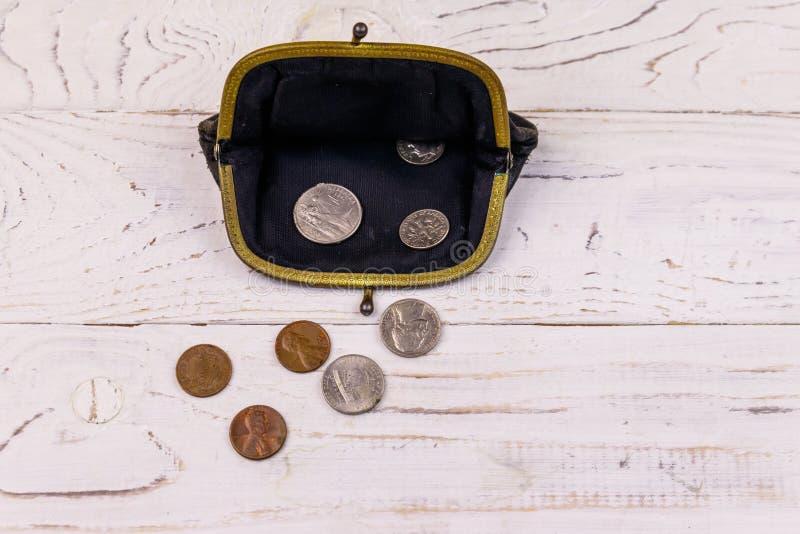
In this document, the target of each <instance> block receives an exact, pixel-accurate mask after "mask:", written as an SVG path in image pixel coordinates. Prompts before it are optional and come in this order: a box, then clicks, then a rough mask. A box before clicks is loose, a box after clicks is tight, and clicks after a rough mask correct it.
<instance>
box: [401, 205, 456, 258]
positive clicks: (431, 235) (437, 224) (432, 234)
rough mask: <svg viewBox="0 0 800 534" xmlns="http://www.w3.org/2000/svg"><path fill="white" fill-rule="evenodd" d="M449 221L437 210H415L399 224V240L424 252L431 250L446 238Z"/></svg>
mask: <svg viewBox="0 0 800 534" xmlns="http://www.w3.org/2000/svg"><path fill="white" fill-rule="evenodd" d="M449 231H450V221H448V220H447V217H446V216H445V214H444V213H442V212H441V211H439V210H433V209H424V210H417V211H415V212H414V213H412V214H411V215H409V216H408V217H406V218H405V219H403V222H401V223H400V229H399V233H400V240H401V241H402V242H403V243H405V244H406V245H407V246H409V247H411V248H414V249H417V250H425V249H429V248H433V247H435V246H436V245H438V244H439V243H441V242H442V241H444V238H445V237H447V233H448V232H449Z"/></svg>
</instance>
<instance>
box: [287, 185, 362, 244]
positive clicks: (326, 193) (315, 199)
mask: <svg viewBox="0 0 800 534" xmlns="http://www.w3.org/2000/svg"><path fill="white" fill-rule="evenodd" d="M293 216H294V225H295V227H297V231H298V232H300V234H301V235H302V236H303V237H305V238H306V239H308V240H309V241H313V242H314V243H318V244H321V245H331V244H334V243H341V242H342V241H344V240H345V239H347V238H348V237H350V236H351V235H353V234H354V233H355V232H356V230H358V227H359V226H360V225H361V216H362V210H361V203H360V202H359V201H358V198H356V196H355V195H354V194H353V192H352V191H350V190H349V189H347V188H346V187H342V186H341V185H336V184H317V185H315V186H314V187H312V188H311V189H308V190H307V191H306V192H305V193H303V194H302V195H300V198H298V199H297V202H296V203H295V205H294V211H293Z"/></svg>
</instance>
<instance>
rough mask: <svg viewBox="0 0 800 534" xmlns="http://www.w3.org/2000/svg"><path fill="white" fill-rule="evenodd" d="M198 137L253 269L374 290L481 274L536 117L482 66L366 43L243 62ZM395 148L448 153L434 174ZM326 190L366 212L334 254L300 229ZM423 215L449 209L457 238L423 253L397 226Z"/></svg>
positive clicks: (456, 56) (288, 51)
mask: <svg viewBox="0 0 800 534" xmlns="http://www.w3.org/2000/svg"><path fill="white" fill-rule="evenodd" d="M356 26H357V27H358V25H356ZM355 34H356V32H355V31H354V35H355ZM199 131H200V144H201V146H202V149H203V153H204V155H205V157H206V160H207V162H208V166H209V169H210V170H211V173H212V175H213V176H214V179H215V180H216V181H217V183H218V184H219V186H220V189H221V191H222V203H223V209H224V215H225V223H226V227H227V230H228V236H229V238H230V241H231V244H232V246H233V249H234V251H236V253H237V254H238V256H239V257H240V258H241V259H242V260H243V261H244V262H245V263H246V264H247V265H249V266H250V267H252V268H253V269H256V270H258V271H260V272H263V273H265V274H268V275H270V276H274V277H277V278H280V279H283V280H289V281H293V282H299V283H306V284H311V285H322V286H340V287H362V288H365V289H367V290H369V293H370V295H371V289H372V288H374V287H380V286H393V287H410V286H422V285H431V284H437V283H443V282H449V281H452V280H455V279H456V278H459V277H461V276H464V275H466V274H469V273H471V272H472V271H474V270H475V269H477V268H478V267H479V266H480V265H481V264H482V263H483V262H484V261H485V260H486V258H487V257H488V256H489V253H490V252H491V250H492V248H493V246H494V243H495V240H496V238H497V233H498V230H499V227H500V219H501V216H502V211H503V204H504V201H505V196H506V195H507V194H508V192H509V191H510V190H511V188H512V187H513V185H514V183H515V182H516V180H517V178H518V177H519V175H520V172H521V171H522V167H523V165H524V163H525V160H526V158H527V157H528V155H529V154H530V153H531V151H532V150H533V149H534V148H535V147H536V144H537V140H538V135H537V130H536V127H535V126H534V125H533V124H532V123H531V122H529V121H528V120H526V119H524V118H522V117H520V116H519V115H516V114H514V113H509V112H508V110H507V108H506V101H505V94H504V92H503V88H502V85H501V83H500V80H499V79H498V78H497V76H496V75H495V73H494V72H493V71H492V70H491V69H490V68H489V67H488V66H486V65H485V64H483V63H481V62H480V61H478V60H477V59H475V58H473V57H471V56H468V55H466V54H462V53H459V52H455V51H452V50H446V49H442V48H435V47H429V46H420V45H409V44H388V43H365V42H360V37H354V39H353V41H352V42H301V43H288V44H281V45H276V46H270V47H266V48H262V49H260V50H256V51H254V52H252V53H250V54H248V55H247V56H245V57H244V58H242V59H241V60H240V61H239V62H238V63H236V65H235V66H234V67H233V69H232V70H231V72H230V74H229V75H228V79H227V81H226V83H225V88H224V91H223V95H222V104H221V107H220V112H219V114H218V115H214V116H212V117H210V118H208V119H206V120H204V121H203V122H201V123H200V125H199ZM398 139H406V140H411V141H436V142H444V143H445V146H446V150H445V152H444V154H443V155H442V156H441V158H440V159H439V160H437V161H436V162H435V163H433V164H431V165H424V166H417V165H409V164H408V163H406V162H404V161H403V160H402V159H401V158H400V157H398V154H397V151H396V147H395V143H396V141H397V140H398ZM323 182H324V183H333V184H338V185H342V186H344V187H346V188H348V189H349V190H350V191H352V192H353V193H354V194H355V195H356V197H358V199H359V201H360V203H361V206H362V208H363V216H362V222H361V225H360V227H359V228H358V230H357V231H356V232H355V233H354V234H353V235H352V236H351V237H349V238H348V239H346V240H345V241H343V242H341V243H338V244H335V245H322V244H317V243H314V242H311V241H309V240H307V239H305V238H303V237H302V236H301V234H300V233H299V232H298V230H297V228H295V226H294V223H293V215H292V212H293V207H294V204H295V202H296V201H297V199H298V197H299V196H300V195H301V194H302V193H303V192H304V191H306V190H307V189H309V188H311V187H313V186H314V185H316V184H318V183H323ZM423 208H433V209H436V210H439V211H441V212H442V213H444V214H445V215H446V216H447V218H448V220H449V223H450V230H449V233H448V235H447V237H446V238H445V240H444V241H443V242H441V243H440V244H438V245H436V246H435V247H433V248H430V249H428V250H415V249H412V248H409V247H407V246H406V245H404V244H403V243H402V242H401V240H400V239H399V237H398V227H399V225H400V223H401V221H402V220H403V219H404V218H405V217H406V216H407V215H408V214H409V213H411V212H413V211H415V210H419V209H423ZM369 311H371V305H365V306H363V307H362V312H364V313H367V312H369Z"/></svg>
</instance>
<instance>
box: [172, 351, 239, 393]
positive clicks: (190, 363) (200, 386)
mask: <svg viewBox="0 0 800 534" xmlns="http://www.w3.org/2000/svg"><path fill="white" fill-rule="evenodd" d="M232 373H233V365H232V364H231V359H230V358H228V355H227V354H226V353H225V351H224V350H222V349H221V348H219V347H217V346H215V345H195V346H194V347H189V348H188V349H186V351H185V352H184V353H183V354H181V357H180V358H179V359H178V363H177V365H175V375H176V376H177V377H178V383H179V384H180V385H181V387H182V388H183V390H184V391H185V392H186V393H188V394H189V395H194V396H195V397H210V396H211V395H216V394H217V393H219V392H220V391H222V390H223V389H225V386H227V385H228V382H230V380H231V374H232Z"/></svg>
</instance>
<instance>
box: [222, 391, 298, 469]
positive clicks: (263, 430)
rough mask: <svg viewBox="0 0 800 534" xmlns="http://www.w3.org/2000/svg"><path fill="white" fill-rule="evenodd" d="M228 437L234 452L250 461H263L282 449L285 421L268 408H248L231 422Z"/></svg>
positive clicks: (272, 409) (260, 406) (260, 405)
mask: <svg viewBox="0 0 800 534" xmlns="http://www.w3.org/2000/svg"><path fill="white" fill-rule="evenodd" d="M229 437H230V440H231V445H233V448H234V449H235V450H236V452H238V453H239V454H241V455H242V456H244V457H245V458H249V459H250V460H263V459H264V458H269V457H270V456H272V455H273V454H275V453H276V452H278V451H279V450H280V449H281V447H283V442H284V441H286V421H284V420H283V416H282V415H281V414H279V413H278V412H277V411H276V410H275V409H274V408H271V407H269V406H264V405H262V404H256V405H254V406H248V407H247V408H245V409H244V410H242V411H241V412H239V413H237V414H236V416H235V417H234V418H233V421H231V428H230V432H229Z"/></svg>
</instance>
